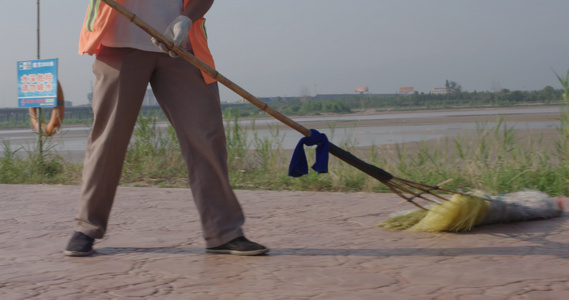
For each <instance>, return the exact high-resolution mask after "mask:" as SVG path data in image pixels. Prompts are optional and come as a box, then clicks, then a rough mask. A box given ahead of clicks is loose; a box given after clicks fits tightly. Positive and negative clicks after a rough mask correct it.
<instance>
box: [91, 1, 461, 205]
mask: <svg viewBox="0 0 569 300" xmlns="http://www.w3.org/2000/svg"><path fill="white" fill-rule="evenodd" d="M102 1H103V2H104V3H106V4H107V5H109V6H110V7H111V8H113V9H114V10H116V11H117V12H118V13H119V14H121V15H123V16H124V17H126V18H127V19H128V20H129V21H130V22H131V23H133V24H135V25H136V26H138V27H139V28H141V29H142V30H143V31H145V32H146V33H148V34H149V35H150V36H152V37H154V38H155V39H157V40H158V41H160V42H161V43H163V44H164V45H166V47H168V49H170V50H172V51H173V52H175V53H176V54H178V55H179V56H180V57H181V58H183V59H184V60H186V61H187V62H189V63H191V64H192V65H194V66H195V67H197V68H198V69H200V70H201V71H203V72H204V73H205V74H207V75H208V76H210V77H211V78H213V79H215V80H217V81H218V82H220V83H221V84H223V85H224V86H226V87H227V88H229V89H230V90H232V91H233V92H235V93H236V94H238V95H239V96H241V97H243V98H244V99H246V100H247V101H249V102H250V103H251V104H253V105H255V106H256V107H258V108H259V109H261V110H262V111H264V112H266V113H267V114H269V115H270V116H272V117H274V118H275V119H277V120H279V121H281V122H282V123H283V124H285V125H287V126H289V127H290V128H292V129H294V130H296V131H298V132H299V133H301V134H303V135H304V136H306V137H310V136H311V135H312V132H310V130H309V129H307V128H306V127H304V126H302V125H300V124H299V123H297V122H295V121H293V120H292V119H290V118H288V117H286V116H285V115H283V114H281V113H279V112H278V111H276V110H274V109H273V108H271V107H270V106H269V105H267V104H266V103H265V102H263V101H261V100H259V99H258V98H257V97H255V96H253V95H252V94H251V93H249V92H247V91H246V90H244V89H243V88H241V87H240V86H239V85H237V84H235V83H234V82H232V81H231V80H229V79H228V78H227V77H225V76H223V75H222V74H220V73H219V72H217V71H216V70H215V69H214V68H212V67H210V66H209V65H208V64H206V63H204V62H203V61H201V60H200V59H198V58H196V57H195V56H194V55H192V54H191V53H190V52H188V51H186V50H185V49H183V48H181V47H178V46H175V45H174V44H173V42H172V41H171V40H170V39H168V38H167V37H165V36H164V35H163V34H162V33H160V32H158V31H157V30H156V29H154V28H152V26H150V25H149V24H148V23H146V22H144V21H143V20H142V19H140V18H139V17H138V16H136V15H135V14H133V13H132V12H131V11H129V10H128V9H126V8H125V7H124V6H122V5H120V4H118V3H117V2H116V1H114V0H102ZM330 153H331V154H332V155H334V156H336V157H338V158H339V159H341V160H343V161H344V162H346V163H348V164H350V165H352V166H353V167H355V168H357V169H359V170H360V171H363V172H364V173H366V174H368V175H370V176H372V177H374V178H376V179H377V180H379V181H380V182H382V183H384V184H385V185H387V186H388V187H389V188H390V189H391V190H392V191H394V192H395V193H396V194H397V195H399V196H400V197H402V198H404V199H406V200H407V201H409V202H411V203H413V204H414V205H416V206H418V207H421V206H420V205H419V204H417V203H415V202H413V199H408V197H406V196H405V195H403V193H402V192H401V191H397V189H402V190H405V191H406V192H409V193H410V194H411V195H414V196H415V197H414V198H421V199H424V200H427V201H431V200H429V199H426V198H424V197H423V196H422V195H418V194H417V193H413V192H410V191H409V190H408V189H406V188H404V187H402V186H401V185H396V186H397V188H394V186H395V185H394V186H391V184H394V183H393V182H392V181H391V180H392V179H393V178H394V176H393V175H391V174H390V173H389V172H387V171H385V170H383V169H381V168H378V167H376V166H374V165H371V164H368V163H366V162H364V161H362V160H361V159H359V158H357V157H355V156H354V155H352V154H351V153H349V152H347V151H345V150H342V149H341V148H339V147H338V146H336V145H334V144H333V143H330ZM397 180H400V181H402V182H404V183H406V184H408V185H410V186H413V187H414V188H417V185H419V184H417V183H412V182H410V181H405V180H401V179H399V178H397ZM409 183H411V184H409ZM421 186H423V188H422V191H423V194H431V195H434V194H432V193H431V192H430V191H429V186H427V185H421ZM417 189H419V190H421V188H417ZM433 190H434V189H433ZM437 190H438V189H437ZM448 192H452V191H448ZM443 199H444V198H443ZM444 200H446V199H444ZM431 202H434V201H431ZM421 208H423V207H421ZM423 209H424V208H423Z"/></svg>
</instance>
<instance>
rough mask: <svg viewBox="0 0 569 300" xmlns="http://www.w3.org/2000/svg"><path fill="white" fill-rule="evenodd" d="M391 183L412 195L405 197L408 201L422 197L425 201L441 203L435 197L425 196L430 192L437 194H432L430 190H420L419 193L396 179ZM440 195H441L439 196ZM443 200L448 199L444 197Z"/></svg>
mask: <svg viewBox="0 0 569 300" xmlns="http://www.w3.org/2000/svg"><path fill="white" fill-rule="evenodd" d="M389 184H390V185H392V186H394V187H396V188H397V189H398V190H400V191H401V192H402V193H407V194H409V195H411V196H410V197H406V198H405V199H407V200H408V201H413V199H416V198H418V199H422V200H425V201H427V202H431V203H435V204H438V203H439V202H437V201H434V200H433V199H430V198H427V197H426V196H425V194H429V195H432V196H437V195H436V194H432V193H430V192H429V193H427V192H420V193H418V192H415V191H413V190H411V189H409V188H407V187H406V186H404V185H401V184H399V183H397V182H396V181H390V182H389ZM439 197H440V196H439ZM440 198H442V197H440ZM442 200H446V199H444V198H442Z"/></svg>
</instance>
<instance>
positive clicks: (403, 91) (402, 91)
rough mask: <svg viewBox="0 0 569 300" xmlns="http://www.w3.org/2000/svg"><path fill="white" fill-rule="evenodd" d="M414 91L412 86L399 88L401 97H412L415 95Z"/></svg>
mask: <svg viewBox="0 0 569 300" xmlns="http://www.w3.org/2000/svg"><path fill="white" fill-rule="evenodd" d="M413 92H414V89H413V87H412V86H404V87H400V88H399V94H400V95H410V94H413Z"/></svg>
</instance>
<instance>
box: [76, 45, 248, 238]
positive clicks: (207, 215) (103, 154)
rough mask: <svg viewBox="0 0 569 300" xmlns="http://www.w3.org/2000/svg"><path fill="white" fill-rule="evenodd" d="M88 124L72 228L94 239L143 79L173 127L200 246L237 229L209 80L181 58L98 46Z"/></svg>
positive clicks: (238, 216)
mask: <svg viewBox="0 0 569 300" xmlns="http://www.w3.org/2000/svg"><path fill="white" fill-rule="evenodd" d="M93 72H94V73H95V77H96V80H95V87H94V92H93V114H94V123H93V129H92V131H91V134H90V136H89V139H88V141H87V149H86V152H85V162H84V170H83V182H82V189H81V198H80V201H79V202H80V207H79V214H78V216H77V218H76V219H77V226H76V230H77V231H80V232H83V233H85V234H87V235H88V236H91V237H93V238H102V237H103V235H104V234H105V231H106V229H107V223H108V220H109V215H110V212H111V207H112V204H113V200H114V197H115V193H116V189H117V185H118V183H119V179H120V176H121V171H122V166H123V161H124V158H125V153H126V150H127V147H128V144H129V141H130V138H131V135H132V133H133V130H134V126H135V123H136V119H137V116H138V113H139V111H140V107H141V105H142V101H143V98H144V95H145V93H146V89H147V85H148V83H150V84H151V86H152V90H153V91H154V94H155V96H156V100H157V101H158V103H159V104H160V106H161V108H162V110H163V111H164V113H165V114H166V116H167V117H168V119H169V121H170V123H171V124H172V126H173V127H174V129H175V131H176V134H177V137H178V141H179V143H180V148H181V150H182V154H183V157H184V160H185V162H186V165H187V168H188V174H189V182H190V187H191V192H192V195H193V198H194V201H195V204H196V207H197V209H198V212H199V214H200V217H201V222H202V230H203V236H204V238H205V240H206V246H207V247H216V246H219V245H221V244H224V243H226V242H228V241H230V240H232V239H233V238H235V237H238V236H240V235H243V232H242V230H241V226H242V225H243V223H244V216H243V212H242V210H241V206H240V205H239V202H238V201H237V198H236V197H235V194H234V193H233V190H232V189H231V187H230V185H229V178H228V171H227V150H226V141H225V132H224V129H223V120H222V115H221V107H220V103H219V90H218V86H217V83H214V84H210V85H206V84H205V82H204V81H203V79H202V76H201V73H200V71H199V70H198V69H197V68H195V67H194V66H192V65H191V64H189V63H187V62H185V61H183V59H182V58H176V59H174V58H171V57H169V56H168V55H166V54H163V53H154V52H146V51H140V50H135V49H131V48H103V49H101V51H100V53H99V54H98V55H97V57H96V59H95V62H94V63H93Z"/></svg>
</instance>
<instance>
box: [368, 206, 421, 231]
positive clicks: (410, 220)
mask: <svg viewBox="0 0 569 300" xmlns="http://www.w3.org/2000/svg"><path fill="white" fill-rule="evenodd" d="M426 215H427V211H426V210H424V209H418V210H414V211H412V212H409V213H406V214H402V215H397V216H393V217H390V218H388V219H387V220H385V221H383V222H381V223H380V224H378V225H377V226H379V227H383V228H385V229H392V230H405V229H409V228H411V227H413V225H415V224H417V223H419V221H421V220H422V219H423V218H424V217H425V216H426Z"/></svg>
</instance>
